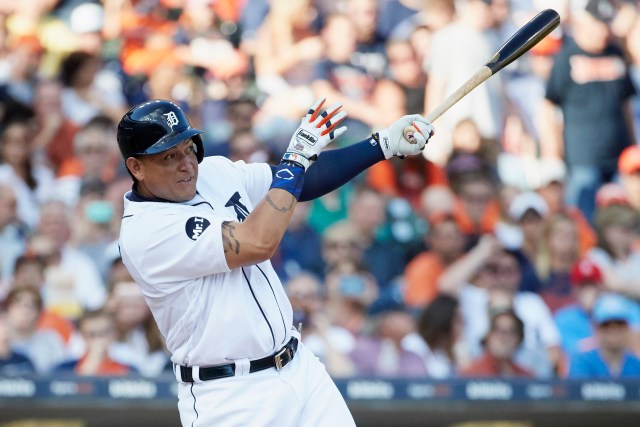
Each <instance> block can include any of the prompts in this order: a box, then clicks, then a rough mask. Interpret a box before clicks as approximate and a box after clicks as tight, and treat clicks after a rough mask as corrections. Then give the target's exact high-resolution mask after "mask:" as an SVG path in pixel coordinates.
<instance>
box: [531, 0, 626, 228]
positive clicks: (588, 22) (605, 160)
mask: <svg viewBox="0 0 640 427" xmlns="http://www.w3.org/2000/svg"><path fill="white" fill-rule="evenodd" d="M615 14H616V8H615V5H614V4H613V2H612V1H611V0H590V1H588V2H586V5H585V6H584V8H583V10H578V11H576V12H575V13H572V15H571V23H572V25H571V37H567V38H565V40H564V41H563V44H562V48H561V50H560V52H559V53H558V54H557V55H556V56H555V59H554V63H553V68H552V70H551V75H550V77H549V80H548V82H547V87H546V95H545V97H546V99H547V102H546V109H547V113H545V117H546V120H545V127H546V129H547V132H548V134H547V135H546V136H545V137H544V138H543V139H542V142H543V143H544V144H549V145H550V146H551V147H552V148H551V149H548V150H547V152H554V153H555V156H556V157H559V158H563V157H564V159H565V161H566V162H567V166H568V168H569V176H568V180H567V187H566V200H567V203H568V204H569V205H573V206H577V207H578V208H579V209H580V210H581V211H582V212H583V213H584V215H585V217H586V218H587V219H588V220H589V221H590V222H592V221H593V220H594V218H593V215H594V210H595V195H596V191H597V189H598V187H599V186H600V185H602V184H604V183H606V182H610V181H612V180H613V178H614V177H615V174H616V163H617V159H618V156H620V153H621V152H622V150H624V149H625V148H626V147H627V146H629V145H631V144H632V143H633V139H634V136H633V124H632V116H631V108H630V104H629V100H630V97H631V96H632V95H633V94H634V93H635V90H634V88H633V84H632V82H631V80H630V77H629V68H628V64H627V61H626V57H625V55H624V53H623V51H622V49H621V48H620V47H619V46H618V45H617V44H616V43H615V42H614V41H613V40H612V37H611V29H610V24H611V21H612V20H613V19H614V17H615ZM556 107H558V108H560V109H561V110H562V116H561V117H562V121H560V120H559V116H558V114H556V112H555V108H556ZM605 112H606V113H605ZM585 146H588V147H589V149H588V150H585V149H584V147H585Z"/></svg>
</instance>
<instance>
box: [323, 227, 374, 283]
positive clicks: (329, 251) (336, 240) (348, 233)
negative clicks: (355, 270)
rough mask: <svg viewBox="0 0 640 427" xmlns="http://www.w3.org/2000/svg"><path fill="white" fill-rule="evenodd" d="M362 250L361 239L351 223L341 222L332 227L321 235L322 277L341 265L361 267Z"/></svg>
mask: <svg viewBox="0 0 640 427" xmlns="http://www.w3.org/2000/svg"><path fill="white" fill-rule="evenodd" d="M363 250H364V244H363V242H362V237H361V236H360V235H359V234H358V229H357V228H356V227H355V226H354V225H353V224H352V223H350V222H347V221H341V222H338V223H336V224H334V225H332V226H331V227H329V228H328V229H327V230H326V231H325V232H324V234H323V235H322V260H323V262H324V271H323V274H322V275H323V276H324V275H326V274H327V273H328V272H330V271H332V270H335V269H336V268H341V266H342V265H347V266H350V265H352V264H353V265H358V266H360V265H362V257H363V255H364V252H363Z"/></svg>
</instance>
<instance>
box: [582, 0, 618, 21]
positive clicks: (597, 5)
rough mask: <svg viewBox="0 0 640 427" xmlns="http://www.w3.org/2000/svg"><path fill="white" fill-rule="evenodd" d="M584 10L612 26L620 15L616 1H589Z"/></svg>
mask: <svg viewBox="0 0 640 427" xmlns="http://www.w3.org/2000/svg"><path fill="white" fill-rule="evenodd" d="M584 10H585V11H586V12H587V13H589V15H591V16H593V17H594V18H595V19H597V20H598V21H600V22H604V23H605V24H610V23H611V21H613V19H614V18H615V17H616V14H617V13H618V2H617V1H616V0H589V1H588V2H587V4H586V6H585V8H584Z"/></svg>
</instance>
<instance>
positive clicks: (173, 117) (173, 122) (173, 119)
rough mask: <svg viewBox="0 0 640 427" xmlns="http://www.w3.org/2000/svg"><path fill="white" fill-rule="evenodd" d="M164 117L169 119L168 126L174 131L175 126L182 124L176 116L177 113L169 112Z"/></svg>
mask: <svg viewBox="0 0 640 427" xmlns="http://www.w3.org/2000/svg"><path fill="white" fill-rule="evenodd" d="M163 116H165V118H166V119H167V124H168V125H169V127H170V128H171V129H172V130H173V127H174V126H175V125H177V124H180V122H179V121H178V116H176V113H174V112H173V111H169V112H168V113H166V114H163Z"/></svg>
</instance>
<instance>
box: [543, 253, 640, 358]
mask: <svg viewBox="0 0 640 427" xmlns="http://www.w3.org/2000/svg"><path fill="white" fill-rule="evenodd" d="M570 280H571V285H572V286H573V295H574V298H575V300H576V302H575V303H574V304H571V305H568V306H565V307H563V308H561V309H560V310H558V311H557V312H556V313H555V315H554V320H555V322H556V325H557V326H558V329H559V330H560V335H561V336H562V350H563V352H564V354H565V356H566V357H570V356H572V355H573V354H574V353H578V352H581V351H586V350H590V349H592V348H593V347H594V343H595V337H594V335H595V330H594V324H595V322H594V320H593V307H594V306H595V304H596V301H598V299H599V297H600V296H601V295H605V296H606V295H607V293H606V292H605V290H604V282H603V277H602V272H601V270H600V268H599V267H598V266H597V265H596V264H595V263H594V262H593V261H591V260H590V259H589V258H582V259H580V260H579V261H577V262H576V263H575V264H574V265H573V266H572V268H571V275H570ZM630 306H633V303H630ZM630 313H631V314H633V317H632V326H634V327H636V326H637V325H638V322H640V308H638V307H636V308H635V310H632V311H630Z"/></svg>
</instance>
